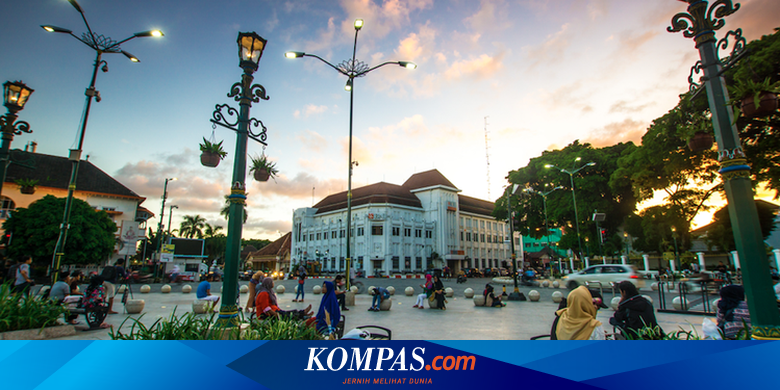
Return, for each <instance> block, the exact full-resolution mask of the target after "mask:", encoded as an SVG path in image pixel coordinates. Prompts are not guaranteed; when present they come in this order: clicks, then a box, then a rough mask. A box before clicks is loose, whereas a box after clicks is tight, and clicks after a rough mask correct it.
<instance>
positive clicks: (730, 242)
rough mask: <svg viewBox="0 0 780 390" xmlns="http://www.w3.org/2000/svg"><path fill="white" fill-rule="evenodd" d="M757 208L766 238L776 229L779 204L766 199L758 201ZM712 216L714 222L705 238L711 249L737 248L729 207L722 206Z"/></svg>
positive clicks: (726, 250)
mask: <svg viewBox="0 0 780 390" xmlns="http://www.w3.org/2000/svg"><path fill="white" fill-rule="evenodd" d="M756 209H757V210H758V222H759V223H760V224H761V234H762V235H763V236H764V239H765V240H766V238H767V237H769V234H771V233H772V231H773V230H774V229H775V216H776V215H777V206H775V205H773V204H771V203H768V202H764V201H756ZM712 217H713V218H712V224H710V225H709V227H708V229H707V235H706V236H705V238H704V242H706V243H707V246H708V247H709V249H710V250H712V248H713V247H718V249H720V250H721V251H724V252H731V251H734V250H736V248H737V247H736V244H735V243H734V233H733V231H732V230H731V216H730V215H729V211H728V208H727V207H723V208H721V209H720V210H718V211H716V212H715V214H713V216H712Z"/></svg>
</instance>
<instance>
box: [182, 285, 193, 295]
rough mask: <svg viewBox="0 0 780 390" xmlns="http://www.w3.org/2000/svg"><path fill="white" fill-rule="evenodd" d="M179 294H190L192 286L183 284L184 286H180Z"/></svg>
mask: <svg viewBox="0 0 780 390" xmlns="http://www.w3.org/2000/svg"><path fill="white" fill-rule="evenodd" d="M181 292H182V293H184V294H189V293H191V292H192V286H190V285H189V284H185V285H183V286H181Z"/></svg>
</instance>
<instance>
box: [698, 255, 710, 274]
mask: <svg viewBox="0 0 780 390" xmlns="http://www.w3.org/2000/svg"><path fill="white" fill-rule="evenodd" d="M696 257H698V258H699V272H704V271H706V270H707V269H706V267H705V266H704V252H696Z"/></svg>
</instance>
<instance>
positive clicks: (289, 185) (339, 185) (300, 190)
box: [247, 164, 347, 200]
mask: <svg viewBox="0 0 780 390" xmlns="http://www.w3.org/2000/svg"><path fill="white" fill-rule="evenodd" d="M334 168H335V169H338V171H339V172H340V171H341V168H342V167H341V166H339V167H334ZM343 168H344V169H343V171H344V176H346V172H347V170H346V164H345V167H343ZM331 173H332V172H331ZM312 187H314V189H315V193H319V194H323V193H328V194H331V193H334V192H339V191H344V190H346V189H347V181H346V180H345V179H320V178H318V177H316V176H314V175H311V174H309V173H306V172H299V173H297V174H296V175H295V176H294V177H293V178H289V177H288V176H286V175H284V174H280V175H279V177H277V178H276V181H274V180H273V179H271V180H268V181H267V182H264V183H260V182H256V181H252V182H251V183H248V185H247V192H248V193H251V194H257V197H256V198H255V199H260V198H265V199H267V198H268V197H271V196H274V197H284V198H289V199H296V200H300V199H311V193H312ZM321 197H322V196H320V198H321ZM316 199H318V198H316Z"/></svg>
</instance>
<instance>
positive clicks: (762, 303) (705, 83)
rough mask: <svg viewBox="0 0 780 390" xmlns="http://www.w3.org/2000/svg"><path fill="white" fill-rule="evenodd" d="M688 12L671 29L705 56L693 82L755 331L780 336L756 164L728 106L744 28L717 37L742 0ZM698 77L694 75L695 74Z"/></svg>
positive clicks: (694, 6) (692, 0)
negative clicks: (731, 70) (706, 118)
mask: <svg viewBox="0 0 780 390" xmlns="http://www.w3.org/2000/svg"><path fill="white" fill-rule="evenodd" d="M686 2H687V3H689V5H688V10H687V11H688V12H687V13H686V12H680V13H678V14H676V15H674V17H672V25H671V26H670V27H667V31H669V32H680V31H682V32H683V36H685V37H686V38H693V40H694V41H695V43H696V49H698V51H699V56H700V58H701V60H700V61H699V62H697V63H696V64H695V65H694V66H693V69H692V73H691V76H692V74H693V72H696V73H699V70H703V73H704V77H702V78H701V80H700V81H701V82H702V84H701V85H699V84H696V83H693V82H691V83H692V84H693V85H692V87H693V88H696V89H698V88H700V87H704V88H705V89H706V91H707V100H708V103H709V108H710V113H711V114H712V118H711V119H712V125H713V128H714V130H715V138H716V140H717V143H718V160H719V161H720V167H721V169H720V171H719V173H720V174H721V177H722V179H723V183H724V187H725V190H726V198H727V199H728V210H729V216H730V217H731V227H732V230H733V231H734V241H735V243H736V246H737V252H738V253H739V258H740V259H744V260H743V262H742V277H743V282H744V285H745V287H746V288H745V293H746V295H747V299H746V300H747V303H748V308H749V310H750V321H751V323H752V325H753V326H752V336H753V338H756V339H778V338H780V312H778V310H777V302H776V297H775V295H774V291H773V289H772V280H771V277H770V271H769V262H768V261H766V251H765V249H764V242H763V235H762V234H761V225H760V224H759V221H758V212H757V210H756V205H755V201H754V200H753V186H752V183H751V180H750V166H749V165H747V159H746V158H745V153H744V152H743V150H742V145H741V142H740V139H739V133H738V131H737V127H736V125H735V121H734V119H733V113H732V111H731V109H730V108H729V107H728V105H727V102H728V100H729V97H728V91H727V90H726V82H725V80H724V78H723V70H724V68H728V67H731V66H733V64H734V63H735V62H736V61H738V60H739V59H740V58H741V57H742V56H743V55H744V53H745V52H744V48H745V46H746V45H745V39H744V38H743V37H742V29H737V30H736V31H729V32H728V33H727V34H726V36H725V37H724V38H723V39H721V40H720V41H718V42H717V45H716V39H715V30H719V29H720V28H721V27H723V26H724V25H725V24H726V23H725V21H724V20H723V18H725V17H726V16H729V15H731V14H733V13H734V12H736V11H737V10H738V9H739V4H737V5H736V6H735V5H733V4H732V1H731V0H718V1H716V2H714V3H713V4H712V6H711V7H710V5H709V3H708V2H707V1H701V0H687V1H686ZM732 34H733V35H734V39H735V43H734V46H733V50H732V53H731V55H728V56H727V57H725V58H724V61H721V59H720V56H719V54H718V48H719V47H723V48H726V47H728V38H729V36H730V35H732ZM689 80H692V77H689Z"/></svg>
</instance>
